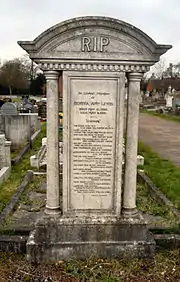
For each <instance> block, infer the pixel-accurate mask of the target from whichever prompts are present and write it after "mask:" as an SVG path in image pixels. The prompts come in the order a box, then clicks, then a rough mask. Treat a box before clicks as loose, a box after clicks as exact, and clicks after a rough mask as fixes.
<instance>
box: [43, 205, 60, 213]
mask: <svg viewBox="0 0 180 282" xmlns="http://www.w3.org/2000/svg"><path fill="white" fill-rule="evenodd" d="M44 212H45V214H47V215H61V210H60V207H57V208H49V207H47V206H46V209H45V211H44Z"/></svg>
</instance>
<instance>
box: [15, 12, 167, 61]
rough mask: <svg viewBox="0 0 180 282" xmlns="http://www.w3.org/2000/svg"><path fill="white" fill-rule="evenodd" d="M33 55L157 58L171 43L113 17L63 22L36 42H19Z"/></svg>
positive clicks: (85, 57)
mask: <svg viewBox="0 0 180 282" xmlns="http://www.w3.org/2000/svg"><path fill="white" fill-rule="evenodd" d="M19 44H20V46H22V47H23V48H24V49H25V50H26V51H27V52H28V53H29V54H30V57H31V58H32V59H35V60H36V59H38V58H39V59H48V58H49V59H56V60H59V61H60V60H66V59H68V60H72V61H73V60H103V61H104V60H106V61H108V60H109V61H112V60H114V61H128V60H133V61H141V62H142V61H145V62H148V61H149V62H151V63H152V62H156V61H158V59H159V56H160V55H162V54H163V53H164V52H166V51H167V50H168V49H169V48H171V46H169V45H157V44H156V43H155V42H154V41H153V40H152V39H151V38H149V37H148V36H147V35H146V34H144V33H143V32H142V31H140V30H139V29H137V28H135V27H133V26H132V25H129V24H127V23H124V22H122V21H118V20H116V19H111V18H103V17H83V18H76V19H72V20H69V21H66V22H63V23H60V24H58V25H56V26H54V27H52V28H50V29H49V30H47V31H45V32H44V33H42V34H41V35H40V36H39V37H37V38H36V39H35V40H34V41H32V42H22V41H21V42H19Z"/></svg>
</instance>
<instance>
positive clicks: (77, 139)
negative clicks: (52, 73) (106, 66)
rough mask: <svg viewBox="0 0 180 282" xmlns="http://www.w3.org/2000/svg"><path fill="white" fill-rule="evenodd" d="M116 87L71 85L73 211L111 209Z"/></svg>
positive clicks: (107, 83) (101, 82) (99, 82)
mask: <svg viewBox="0 0 180 282" xmlns="http://www.w3.org/2000/svg"><path fill="white" fill-rule="evenodd" d="M103 43H104V44H105V43H106V44H107V42H105V41H104V42H103ZM116 85H117V84H116V81H115V80H111V81H108V80H107V81H106V80H100V79H97V80H93V81H92V80H89V79H87V81H86V82H85V81H84V84H80V83H79V81H74V84H73V93H72V100H71V101H72V102H71V103H72V109H71V157H70V158H71V167H70V171H71V180H70V183H71V184H70V185H71V190H70V191H71V196H70V197H71V204H72V206H73V208H75V209H76V210H78V209H84V210H89V209H90V210H91V209H92V210H94V209H102V210H103V209H104V210H108V209H112V207H113V193H114V185H115V182H114V173H113V171H114V168H115V158H114V152H115V140H116V138H115V133H116V109H117V104H116V95H115V89H116ZM84 88H85V89H84Z"/></svg>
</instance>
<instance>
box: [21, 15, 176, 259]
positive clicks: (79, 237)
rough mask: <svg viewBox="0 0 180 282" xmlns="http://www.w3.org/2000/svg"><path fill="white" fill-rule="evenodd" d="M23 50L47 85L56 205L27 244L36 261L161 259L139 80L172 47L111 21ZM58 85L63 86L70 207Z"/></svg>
mask: <svg viewBox="0 0 180 282" xmlns="http://www.w3.org/2000/svg"><path fill="white" fill-rule="evenodd" d="M19 44H20V46H21V47H22V48H23V49H25V50H26V51H27V52H28V53H29V55H30V58H31V59H32V60H33V61H34V62H35V63H37V64H38V65H39V67H40V68H41V69H42V70H43V72H44V74H45V76H46V80H47V205H46V214H45V215H44V217H43V218H40V219H39V220H38V222H37V223H36V226H35V229H34V230H33V231H32V233H31V234H30V237H29V240H28V242H27V257H28V259H29V260H30V261H34V262H42V261H54V260H60V259H67V260H69V259H81V258H87V257H89V256H92V255H93V256H96V257H109V258H112V257H122V256H128V257H134V256H135V257H147V256H152V255H153V254H154V246H155V242H154V240H153V238H152V236H151V234H150V233H149V231H148V229H147V227H146V224H145V222H144V220H143V218H142V217H141V216H140V215H139V214H138V213H137V211H136V174H137V142H138V117H139V101H140V81H141V79H142V76H143V74H144V73H145V72H146V71H148V70H149V68H150V66H151V65H153V64H154V63H156V62H157V61H158V60H159V57H160V55H162V54H164V53H165V52H166V51H167V50H168V49H170V48H171V46H169V45H158V44H156V43H155V42H154V41H153V40H152V39H151V38H149V37H148V36H147V35H146V34H144V33H143V32H142V31H140V30H139V29H137V28H135V27H133V26H132V25H129V24H127V23H125V22H122V21H119V20H116V19H112V18H105V17H82V18H75V19H72V20H69V21H65V22H62V23H60V24H58V25H56V26H54V27H52V28H50V29H49V30H47V31H45V32H44V33H42V34H41V35H40V36H38V37H37V38H36V39H35V40H34V41H21V42H19ZM59 77H61V81H62V85H63V91H62V92H63V93H62V94H63V189H62V191H63V205H62V206H60V187H59V185H60V181H59V163H60V161H61V160H59V140H58V121H59V117H58V100H59V88H58V85H59ZM125 79H127V85H128V93H127V110H126V111H127V121H126V134H125V139H126V144H125V146H126V147H125V164H124V175H123V174H122V155H123V132H124V129H123V126H124V125H123V123H124V121H123V120H124V105H125V103H124V102H125V97H124V96H125V95H124V94H125ZM123 177H124V181H122V178H123Z"/></svg>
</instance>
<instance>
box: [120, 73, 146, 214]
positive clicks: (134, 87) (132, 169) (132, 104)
mask: <svg viewBox="0 0 180 282" xmlns="http://www.w3.org/2000/svg"><path fill="white" fill-rule="evenodd" d="M141 78H142V74H141V73H129V74H128V99H127V116H126V147H125V175H124V191H123V211H122V212H123V214H124V216H127V217H131V216H133V215H135V214H136V184H137V183H136V178H137V146H138V121H139V100H140V81H141Z"/></svg>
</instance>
